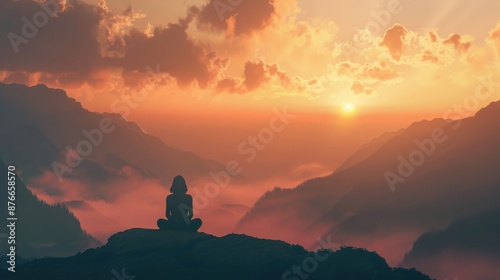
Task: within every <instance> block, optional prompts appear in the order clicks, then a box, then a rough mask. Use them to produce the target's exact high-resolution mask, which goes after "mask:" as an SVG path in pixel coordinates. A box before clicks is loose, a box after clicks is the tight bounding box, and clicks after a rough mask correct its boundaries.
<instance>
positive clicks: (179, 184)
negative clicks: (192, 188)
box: [170, 175, 188, 193]
mask: <svg viewBox="0 0 500 280" xmlns="http://www.w3.org/2000/svg"><path fill="white" fill-rule="evenodd" d="M187 190H188V188H187V185H186V180H184V177H182V176H181V175H177V176H175V178H174V181H173V182H172V186H171V187H170V192H171V193H187Z"/></svg>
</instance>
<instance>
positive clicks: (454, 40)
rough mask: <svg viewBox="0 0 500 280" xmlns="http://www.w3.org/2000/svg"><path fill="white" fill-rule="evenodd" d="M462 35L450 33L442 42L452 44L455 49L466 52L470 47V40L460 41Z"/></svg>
mask: <svg viewBox="0 0 500 280" xmlns="http://www.w3.org/2000/svg"><path fill="white" fill-rule="evenodd" d="M462 39H463V38H462V36H460V35H458V34H452V35H450V36H449V37H448V38H447V39H446V40H444V41H443V44H449V45H452V46H453V47H454V48H455V49H456V50H457V51H460V52H466V51H468V50H469V49H470V47H471V45H472V42H471V41H466V42H462Z"/></svg>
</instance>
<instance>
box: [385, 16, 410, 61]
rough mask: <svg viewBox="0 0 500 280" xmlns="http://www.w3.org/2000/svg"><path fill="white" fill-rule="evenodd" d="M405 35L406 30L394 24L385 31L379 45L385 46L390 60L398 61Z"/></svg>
mask: <svg viewBox="0 0 500 280" xmlns="http://www.w3.org/2000/svg"><path fill="white" fill-rule="evenodd" d="M407 34H408V30H407V29H406V28H405V27H404V26H402V25H400V24H395V25H394V26H393V27H391V28H389V29H387V30H386V31H385V34H384V38H383V40H382V43H380V45H381V46H385V47H386V48H387V49H388V50H389V53H390V54H391V56H392V58H393V59H394V60H396V61H399V60H400V59H401V56H402V55H403V50H404V39H405V36H406V35H407Z"/></svg>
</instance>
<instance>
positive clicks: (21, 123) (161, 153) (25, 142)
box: [0, 83, 221, 181]
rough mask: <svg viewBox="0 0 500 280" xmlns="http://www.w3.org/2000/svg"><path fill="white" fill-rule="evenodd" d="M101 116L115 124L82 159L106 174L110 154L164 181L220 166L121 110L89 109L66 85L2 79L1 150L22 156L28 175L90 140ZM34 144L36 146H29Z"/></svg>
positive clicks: (204, 173)
mask: <svg viewBox="0 0 500 280" xmlns="http://www.w3.org/2000/svg"><path fill="white" fill-rule="evenodd" d="M103 119H108V120H110V121H111V122H112V124H111V125H110V126H114V127H115V129H114V130H113V131H112V132H110V133H104V135H103V139H102V141H100V143H99V144H97V145H94V146H93V147H92V152H91V153H90V155H88V156H86V157H84V161H91V162H93V163H94V164H96V165H97V167H98V168H101V169H102V171H103V172H104V174H106V173H107V175H106V176H112V175H113V173H115V172H113V168H112V167H113V166H107V165H106V164H107V163H108V159H109V158H112V159H113V162H114V163H116V164H119V165H120V167H123V166H130V167H133V168H135V169H137V170H138V171H140V172H141V173H143V174H144V175H145V176H151V177H155V178H158V179H161V180H166V181H169V180H171V179H172V178H173V177H174V176H175V175H178V174H179V173H183V174H184V175H185V176H186V177H192V178H196V177H199V176H207V175H208V173H209V172H210V171H212V170H213V169H214V168H217V167H220V166H221V165H220V164H219V163H217V162H215V161H212V160H206V159H203V158H201V157H199V156H197V155H195V154H193V153H190V152H185V151H180V150H177V149H174V148H171V147H168V146H167V145H166V144H165V143H163V142H162V141H161V140H160V139H159V138H156V137H154V136H151V135H148V134H146V133H145V132H144V131H143V130H142V129H141V128H140V127H139V126H138V125H137V124H135V123H133V122H129V121H126V120H124V119H123V118H122V117H121V116H120V115H117V114H110V113H104V114H99V113H93V112H90V111H88V110H86V109H85V108H83V107H82V106H81V104H80V103H78V102H76V101H75V100H74V99H72V98H69V97H67V95H66V93H65V92H64V91H63V90H59V89H51V88H48V87H46V86H44V85H37V86H33V87H28V86H25V85H19V84H9V85H7V84H1V83H0V144H1V146H0V155H2V156H3V157H4V158H5V159H6V160H12V161H16V160H19V162H18V164H19V165H20V169H29V170H23V171H26V172H29V173H28V175H30V174H31V173H36V171H37V170H39V169H44V168H46V167H47V166H46V164H47V163H52V162H54V161H57V162H60V163H61V164H65V157H64V156H65V154H67V149H66V148H67V147H68V146H69V147H70V148H71V149H73V150H77V145H78V143H80V142H81V141H82V140H89V139H87V138H88V137H87V136H86V135H84V134H83V133H82V132H83V131H84V130H85V131H87V132H89V133H90V132H92V131H94V130H96V129H99V128H100V122H101V121H102V120H103ZM23 135H32V136H33V138H31V137H30V138H27V139H26V138H25V137H21V136H23ZM96 139H97V136H96ZM14 144H15V145H14ZM33 144H35V145H38V147H36V149H35V148H30V147H31V146H32V145H33ZM13 148H14V149H13ZM25 151H29V152H35V153H37V155H38V156H39V157H38V158H37V159H36V160H35V161H34V162H30V161H29V160H28V159H29V156H30V155H31V154H28V152H25ZM43 151H47V152H45V153H44V152H43ZM80 169H81V172H82V174H85V175H88V174H89V172H85V170H84V169H85V166H83V165H82V166H81V168H80ZM69 176H76V175H75V174H70V175H69ZM83 177H84V176H83ZM26 179H27V178H26Z"/></svg>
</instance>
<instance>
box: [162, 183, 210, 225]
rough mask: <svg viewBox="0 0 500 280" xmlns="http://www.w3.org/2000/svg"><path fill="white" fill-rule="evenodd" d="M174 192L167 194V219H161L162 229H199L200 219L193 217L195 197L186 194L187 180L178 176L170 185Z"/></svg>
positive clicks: (171, 190)
mask: <svg viewBox="0 0 500 280" xmlns="http://www.w3.org/2000/svg"><path fill="white" fill-rule="evenodd" d="M170 192H171V193H172V194H170V195H168V196H167V210H166V215H167V219H168V220H165V219H159V220H158V222H157V225H158V227H159V228H160V229H177V230H191V231H197V230H198V229H199V228H200V227H201V223H202V222H201V220H200V219H193V198H192V197H191V196H190V195H189V194H186V192H187V185H186V180H184V178H183V177H182V176H180V175H179V176H176V177H175V178H174V181H173V182H172V187H170Z"/></svg>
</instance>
